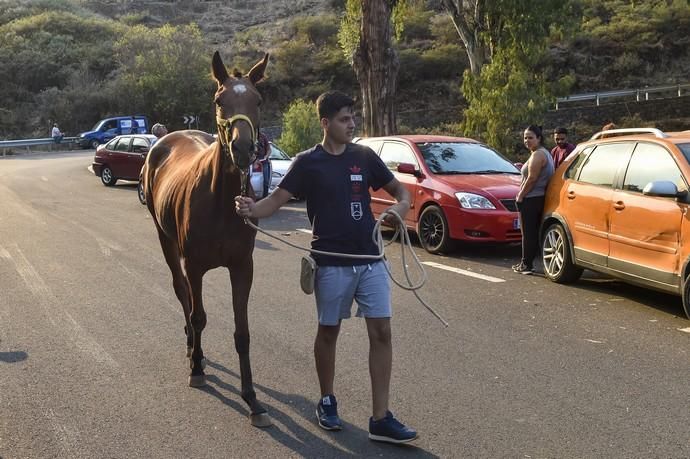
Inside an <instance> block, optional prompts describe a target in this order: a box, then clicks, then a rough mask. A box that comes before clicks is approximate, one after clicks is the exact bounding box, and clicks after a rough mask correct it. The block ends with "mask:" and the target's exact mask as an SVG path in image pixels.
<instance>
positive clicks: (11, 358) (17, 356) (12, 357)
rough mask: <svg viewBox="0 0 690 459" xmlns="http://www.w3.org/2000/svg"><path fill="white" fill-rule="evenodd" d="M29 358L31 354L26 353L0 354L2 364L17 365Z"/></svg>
mask: <svg viewBox="0 0 690 459" xmlns="http://www.w3.org/2000/svg"><path fill="white" fill-rule="evenodd" d="M28 358H29V354H27V353H26V352H24V351H11V352H0V362H5V363H16V362H21V361H23V360H26V359H28Z"/></svg>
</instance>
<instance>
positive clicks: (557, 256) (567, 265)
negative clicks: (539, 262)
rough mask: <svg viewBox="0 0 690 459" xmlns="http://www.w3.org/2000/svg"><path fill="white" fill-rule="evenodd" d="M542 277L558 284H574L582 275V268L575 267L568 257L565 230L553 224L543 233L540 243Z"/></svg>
mask: <svg viewBox="0 0 690 459" xmlns="http://www.w3.org/2000/svg"><path fill="white" fill-rule="evenodd" d="M542 250H543V252H542V253H543V261H544V276H546V278H547V279H549V280H551V281H553V282H556V283H558V284H568V283H571V282H575V281H576V280H578V279H579V278H580V276H581V275H582V268H579V267H577V266H575V264H574V263H573V260H572V257H571V255H570V244H569V242H568V236H567V235H566V233H565V229H563V226H561V224H559V223H554V224H552V225H551V226H549V228H548V229H547V230H546V233H544V240H543V241H542Z"/></svg>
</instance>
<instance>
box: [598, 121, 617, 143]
mask: <svg viewBox="0 0 690 459" xmlns="http://www.w3.org/2000/svg"><path fill="white" fill-rule="evenodd" d="M616 127H617V126H616V125H615V124H613V123H607V124H605V125H604V126H602V128H601V130H602V131H610V130H612V129H616ZM604 137H606V134H602V136H601V138H602V139H603V138H604Z"/></svg>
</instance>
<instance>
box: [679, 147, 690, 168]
mask: <svg viewBox="0 0 690 459" xmlns="http://www.w3.org/2000/svg"><path fill="white" fill-rule="evenodd" d="M676 146H677V147H678V148H680V151H682V152H683V156H685V160H686V161H687V162H688V163H690V143H679V144H676Z"/></svg>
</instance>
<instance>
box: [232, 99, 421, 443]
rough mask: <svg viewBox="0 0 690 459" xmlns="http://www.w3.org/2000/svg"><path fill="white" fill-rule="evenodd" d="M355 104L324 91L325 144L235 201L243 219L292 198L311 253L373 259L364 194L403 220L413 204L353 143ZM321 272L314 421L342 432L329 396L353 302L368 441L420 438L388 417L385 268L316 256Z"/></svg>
mask: <svg viewBox="0 0 690 459" xmlns="http://www.w3.org/2000/svg"><path fill="white" fill-rule="evenodd" d="M353 106H354V101H353V100H352V99H351V98H350V97H349V96H347V95H345V94H343V93H341V92H337V91H329V92H327V93H324V94H322V95H321V96H319V98H318V100H317V110H318V116H319V119H320V123H321V128H322V129H323V141H322V142H321V143H320V144H318V145H316V146H315V147H313V148H311V149H309V150H307V151H304V152H302V153H300V154H298V155H297V156H296V158H295V161H294V162H293V164H292V166H291V168H290V170H289V171H288V173H287V174H286V175H285V177H284V178H283V180H282V181H281V182H280V185H279V186H278V188H277V189H276V190H275V191H274V192H273V193H272V194H271V195H270V196H268V198H266V199H263V200H262V201H260V202H258V203H257V202H254V200H253V199H251V198H249V197H240V196H238V197H236V198H235V201H236V208H237V213H238V214H239V215H240V216H242V217H249V218H264V217H268V216H270V215H272V214H273V213H274V212H276V211H277V210H278V209H279V208H280V207H281V206H282V205H283V204H285V203H286V202H288V201H289V200H290V199H291V198H292V197H293V196H303V197H305V198H306V201H307V214H308V216H309V221H310V222H311V224H312V227H313V239H312V248H313V249H315V250H320V251H328V252H339V253H348V254H355V255H372V256H375V255H377V254H378V247H377V246H376V244H375V243H374V242H373V240H372V237H371V235H372V231H373V229H374V226H375V221H374V217H373V214H372V213H371V209H370V201H371V196H370V194H369V187H371V188H373V189H374V190H377V189H379V188H383V189H384V190H386V191H387V192H388V193H389V194H390V195H391V196H393V197H394V198H395V199H396V200H397V204H395V205H393V206H391V207H390V210H393V211H395V212H396V213H397V214H398V215H400V217H402V218H403V219H404V218H405V214H406V213H407V212H408V210H409V207H410V196H409V193H408V191H407V190H406V189H405V187H404V186H403V185H402V184H401V183H400V182H399V181H398V180H397V179H396V178H395V177H394V176H393V174H392V173H391V172H390V171H389V170H388V168H387V167H386V166H385V165H384V164H383V162H382V161H381V159H380V158H379V157H378V156H377V155H376V154H375V153H374V152H373V151H372V150H371V149H370V148H368V147H364V146H361V145H356V144H353V143H351V141H352V136H353V134H354V130H355V117H354V108H353ZM314 258H315V259H316V262H317V265H318V269H317V271H316V279H315V285H314V293H315V298H316V309H317V314H318V320H319V326H318V331H317V334H316V339H315V342H314V357H315V360H316V372H317V375H318V378H319V384H320V388H321V399H320V401H319V402H318V405H317V409H316V415H317V420H318V423H319V425H320V426H321V427H322V428H323V429H326V430H340V429H342V425H343V424H342V421H341V420H340V417H339V416H338V408H337V407H338V405H337V402H336V398H335V395H334V378H335V355H336V342H337V339H338V334H339V332H340V323H341V321H342V319H346V318H349V317H350V314H351V312H350V310H351V308H352V303H353V300H356V301H357V304H358V309H357V316H359V317H362V316H363V317H364V318H365V322H366V326H367V332H368V335H369V372H370V376H371V386H372V398H373V413H372V417H371V418H370V419H369V438H371V439H372V440H377V441H385V442H391V443H406V442H409V441H412V440H414V439H415V438H417V432H416V431H414V430H413V429H411V428H409V427H406V426H405V425H403V424H402V423H401V422H399V421H398V420H397V419H396V418H395V417H394V416H393V414H392V413H391V412H390V411H389V409H388V400H389V389H390V376H391V367H392V354H393V353H392V344H391V324H390V318H391V285H390V279H389V278H388V274H387V271H386V268H385V266H384V263H385V262H384V261H382V260H377V259H375V258H372V259H371V260H366V259H364V260H363V259H352V258H343V257H336V256H326V255H320V254H314Z"/></svg>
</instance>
